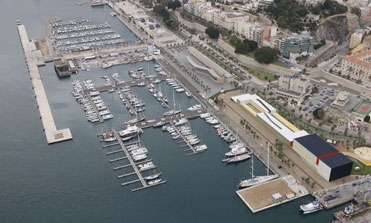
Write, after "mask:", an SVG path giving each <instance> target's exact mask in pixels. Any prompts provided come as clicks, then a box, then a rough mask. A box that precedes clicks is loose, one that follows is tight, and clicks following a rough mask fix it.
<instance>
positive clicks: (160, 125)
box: [153, 121, 166, 128]
mask: <svg viewBox="0 0 371 223" xmlns="http://www.w3.org/2000/svg"><path fill="white" fill-rule="evenodd" d="M165 124H166V123H165V122H161V121H160V122H157V123H156V124H154V125H153V128H160V127H162V126H163V125H165Z"/></svg>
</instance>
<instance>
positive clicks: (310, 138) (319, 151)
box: [295, 134, 338, 157]
mask: <svg viewBox="0 0 371 223" xmlns="http://www.w3.org/2000/svg"><path fill="white" fill-rule="evenodd" d="M295 140H296V141H297V142H298V143H300V144H301V145H303V146H304V147H305V148H306V149H307V150H309V151H310V152H312V153H313V154H314V155H315V156H316V157H320V156H324V155H327V154H331V153H334V152H337V151H338V150H337V149H335V148H334V147H332V146H331V145H330V144H328V143H327V142H326V141H325V140H323V139H321V138H320V137H319V136H318V135H317V134H312V135H306V136H303V137H299V138H296V139H295Z"/></svg>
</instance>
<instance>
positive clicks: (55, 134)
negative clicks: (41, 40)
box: [17, 21, 72, 144]
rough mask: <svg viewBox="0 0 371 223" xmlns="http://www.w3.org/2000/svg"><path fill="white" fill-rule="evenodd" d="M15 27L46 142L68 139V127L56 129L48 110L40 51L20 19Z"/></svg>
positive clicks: (69, 134)
mask: <svg viewBox="0 0 371 223" xmlns="http://www.w3.org/2000/svg"><path fill="white" fill-rule="evenodd" d="M17 28H18V33H19V37H20V40H21V44H22V48H23V52H24V55H25V58H26V65H27V68H28V71H29V74H30V79H31V81H32V86H33V87H32V88H33V90H34V92H35V98H36V102H37V107H38V108H39V111H40V119H41V121H42V124H43V127H44V132H45V136H46V140H47V142H48V144H51V143H57V142H62V141H65V140H70V139H72V134H71V131H70V129H68V128H67V129H60V130H57V128H56V126H55V122H54V118H53V114H52V111H51V110H50V106H49V102H48V98H47V96H46V92H45V89H44V85H43V83H42V78H41V75H40V72H39V68H38V67H39V66H44V65H45V64H44V62H43V61H41V60H40V58H41V52H40V50H37V48H36V46H35V44H34V43H33V42H32V41H31V40H30V39H29V37H28V35H27V31H26V27H25V26H24V25H23V24H21V22H20V21H18V22H17Z"/></svg>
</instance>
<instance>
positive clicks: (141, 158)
mask: <svg viewBox="0 0 371 223" xmlns="http://www.w3.org/2000/svg"><path fill="white" fill-rule="evenodd" d="M146 158H147V154H139V155H135V156H133V159H134V161H135V162H138V161H141V160H144V159H146Z"/></svg>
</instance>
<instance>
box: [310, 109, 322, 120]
mask: <svg viewBox="0 0 371 223" xmlns="http://www.w3.org/2000/svg"><path fill="white" fill-rule="evenodd" d="M313 116H314V117H315V118H317V119H323V118H324V117H325V110H323V108H317V109H316V110H314V111H313Z"/></svg>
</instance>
